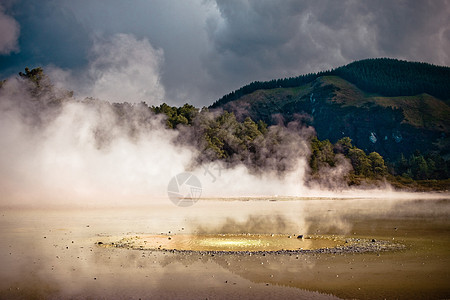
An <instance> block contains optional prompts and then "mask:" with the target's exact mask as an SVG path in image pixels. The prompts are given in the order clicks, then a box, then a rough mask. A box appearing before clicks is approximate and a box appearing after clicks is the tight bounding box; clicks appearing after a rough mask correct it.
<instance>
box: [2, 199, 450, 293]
mask: <svg viewBox="0 0 450 300" xmlns="http://www.w3.org/2000/svg"><path fill="white" fill-rule="evenodd" d="M170 205H171V203H169V205H167V206H161V207H159V206H149V207H141V208H115V209H111V208H109V209H105V208H101V209H12V208H3V209H1V210H0V240H1V243H0V264H1V268H0V299H33V298H34V299H69V298H70V299H85V298H96V299H112V298H114V299H130V298H133V299H139V298H141V299H149V298H152V299H158V298H164V299H166V298H172V299H173V298H175V299H181V298H182V299H201V298H203V299H204V298H208V299H230V298H265V299H267V298H269V299H270V298H272V299H279V298H307V299H337V298H346V299H348V298H351V299H355V298H356V299H383V298H387V299H392V298H395V299H446V298H450V286H449V284H448V283H449V282H450V252H449V249H450V200H448V199H433V200H430V199H423V200H420V199H419V200H404V201H390V200H381V199H370V200H364V199H352V200H345V201H340V200H324V199H321V200H317V201H311V200H305V201H302V200H292V201H269V200H267V201H261V200H258V201H252V200H251V199H250V200H249V201H242V202H241V201H206V202H204V203H201V202H200V201H199V203H197V204H196V206H194V207H192V208H189V209H188V210H187V209H186V208H176V207H175V208H174V207H173V206H170ZM274 215H275V216H277V217H276V218H275V217H273V216H274ZM230 216H232V217H230ZM262 225H265V226H262ZM242 228H247V231H246V233H249V232H250V234H243V232H241V231H242ZM239 232H240V233H239ZM267 232H274V236H272V235H267V234H265V233H267ZM296 234H303V235H304V239H303V240H300V239H297V235H296ZM289 235H291V238H289V237H288V236H289ZM193 236H196V237H198V238H199V240H198V241H197V242H198V243H197V244H192V245H190V244H189V241H192V237H193ZM169 237H170V238H171V239H170V240H169ZM308 237H310V240H311V241H313V242H314V243H311V244H309V245H307V242H311V241H308V239H307V238H308ZM151 238H154V239H155V240H154V242H156V244H153V243H149V242H151V241H152V240H151ZM177 238H181V239H180V240H178V241H177ZM211 238H212V239H211ZM144 241H147V243H143V242H144ZM162 241H164V242H165V243H166V244H165V245H166V246H164V247H163V244H162ZM201 241H206V242H205V243H206V245H205V243H201ZM248 241H250V242H249V243H248ZM268 241H269V242H268ZM271 241H272V242H273V245H275V246H276V247H275V248H265V249H259V248H258V247H256V246H258V245H263V246H265V247H267V246H268V245H267V243H269V244H270V243H271ZM280 241H281V248H280V249H278V248H277V247H280V244H279V242H280ZM99 242H101V243H102V244H100V245H99V244H98V243H99ZM171 242H178V244H177V245H176V247H168V246H167V245H170V244H171ZM316 242H317V243H316ZM346 242H347V243H346ZM112 243H115V244H114V245H113V244H112ZM116 243H117V244H116ZM158 243H159V244H158ZM320 243H325V244H320ZM146 244H148V245H146ZM155 245H156V247H155ZM160 245H161V247H160V249H158V247H159V246H160ZM179 245H189V246H192V248H191V249H189V248H181V247H179ZM224 245H229V248H228V249H226V251H224V249H223V247H224ZM252 245H253V246H254V247H253V246H252ZM286 245H292V247H287V246H286ZM211 246H214V247H216V248H214V247H213V248H208V247H211ZM249 246H250V248H249ZM201 247H206V248H201ZM128 248H129V249H128ZM296 248H303V249H296Z"/></svg>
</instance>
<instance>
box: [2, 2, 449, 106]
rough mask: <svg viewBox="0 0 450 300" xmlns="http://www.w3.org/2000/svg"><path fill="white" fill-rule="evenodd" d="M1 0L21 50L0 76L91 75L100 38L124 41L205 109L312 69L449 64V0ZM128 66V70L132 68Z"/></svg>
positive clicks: (179, 96) (177, 99) (5, 61)
mask: <svg viewBox="0 0 450 300" xmlns="http://www.w3.org/2000/svg"><path fill="white" fill-rule="evenodd" d="M8 3H9V5H8V6H6V8H5V12H4V15H6V16H10V17H11V18H14V19H15V20H16V21H17V22H18V24H19V25H20V38H19V45H18V47H17V49H20V52H19V53H12V54H8V55H3V56H1V55H0V65H1V66H2V67H1V70H0V73H1V74H3V75H4V74H7V73H9V74H11V73H13V72H14V73H16V72H18V71H20V70H21V69H23V67H25V66H26V65H30V66H36V65H44V66H45V65H49V64H52V65H54V66H56V67H59V68H63V69H65V71H73V70H75V71H76V70H78V71H77V72H78V73H77V72H75V73H73V72H72V73H73V74H75V75H74V76H76V77H83V76H86V77H88V76H89V74H92V73H93V72H94V73H95V72H97V71H98V70H93V69H92V66H93V65H94V66H95V63H96V62H97V61H98V60H99V59H100V57H101V55H100V54H99V53H98V51H96V50H95V49H98V47H99V42H98V41H106V42H105V45H108V43H109V44H111V41H116V42H117V41H119V42H120V41H128V43H129V42H130V41H132V42H133V43H135V44H136V45H138V46H139V47H140V48H141V49H143V51H138V53H140V55H141V54H142V55H145V53H147V54H148V55H149V56H153V58H155V53H157V55H156V56H157V58H158V59H159V61H160V62H161V63H160V64H159V65H158V66H157V68H154V70H150V71H149V72H144V73H143V74H152V76H151V78H152V80H155V78H159V80H160V83H159V84H160V85H161V86H162V88H163V89H164V92H163V94H164V95H165V99H166V101H168V102H169V103H171V104H183V103H184V102H187V101H189V102H191V103H194V104H195V105H197V106H202V105H208V104H210V103H211V102H212V101H214V100H216V99H217V98H219V97H220V96H222V95H223V94H225V93H228V92H230V91H231V90H233V89H236V88H239V87H240V86H242V85H244V84H246V83H249V82H251V81H254V80H268V79H273V78H279V77H285V76H295V75H299V74H303V73H307V72H315V71H319V70H324V69H329V68H333V67H337V66H339V65H343V64H346V63H348V62H351V61H353V60H357V59H362V58H368V57H380V56H387V57H396V58H401V59H407V60H417V61H426V62H430V63H434V64H440V65H449V64H450V58H449V54H448V51H447V49H449V48H450V23H449V22H448V17H449V16H450V1H448V0H442V1H441V0H430V1H425V0H423V1H418V0H409V1H404V0H402V1H400V0H398V1H392V0H379V1H350V0H342V1H331V0H316V1H298V0H285V1H268V0H217V1H213V0H196V1H175V0H174V1H163V0H157V1H144V0H137V1H133V2H128V1H119V0H112V1H88V0H80V1H69V0H60V1H50V0H47V1H38V2H37V1H29V0H21V1H19V0H8ZM118 34H122V35H118ZM118 37H120V38H118ZM113 44H114V43H113ZM114 45H116V47H117V48H118V49H127V47H125V46H126V45H123V44H114ZM100 46H102V44H100ZM96 47H97V48H96ZM145 49H147V50H145ZM152 49H153V50H152ZM155 51H156V52H155ZM107 52H108V53H109V54H108V55H111V53H113V54H114V53H120V55H122V54H123V52H120V51H119V52H118V50H117V51H107ZM130 61H131V62H127V63H128V65H126V66H125V67H126V70H132V69H134V67H133V63H138V62H136V61H133V60H132V59H131V60H130ZM144 61H154V59H152V57H149V59H147V60H145V59H144ZM108 62H109V63H111V66H105V67H104V68H103V70H108V72H109V71H110V70H115V69H118V70H119V69H120V68H117V66H116V65H114V63H115V60H114V59H110V60H108ZM122 67H123V66H122ZM83 72H84V73H83ZM63 73H64V72H63ZM137 73H139V72H137ZM141 73H142V72H141ZM156 73H157V74H156ZM66 74H67V72H66ZM83 74H87V75H83ZM108 74H109V75H110V73H108ZM101 75H102V74H100V76H99V78H101V77H102V76H101ZM135 75H136V76H139V74H135ZM108 78H109V77H108ZM131 80H132V79H131ZM87 81H88V80H87ZM132 81H133V82H134V80H132ZM136 82H145V80H142V78H136ZM139 88H140V90H143V89H144V88H145V87H139ZM87 90H89V89H87ZM91 90H96V89H94V88H93V89H91ZM146 90H151V89H146ZM141 94H142V93H141ZM92 96H96V95H92ZM131 96H132V95H131ZM139 100H142V99H139Z"/></svg>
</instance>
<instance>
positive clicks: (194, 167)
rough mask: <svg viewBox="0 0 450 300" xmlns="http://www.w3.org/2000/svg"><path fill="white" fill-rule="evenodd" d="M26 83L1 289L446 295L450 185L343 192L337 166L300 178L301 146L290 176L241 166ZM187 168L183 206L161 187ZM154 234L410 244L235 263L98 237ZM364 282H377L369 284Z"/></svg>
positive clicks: (8, 123)
mask: <svg viewBox="0 0 450 300" xmlns="http://www.w3.org/2000/svg"><path fill="white" fill-rule="evenodd" d="M30 91H32V89H31V88H30V87H29V86H27V85H26V83H24V82H21V81H20V80H17V79H11V80H8V81H7V82H6V83H5V84H4V85H3V87H2V88H1V89H0V195H1V197H0V212H1V216H0V238H1V243H0V254H1V255H0V264H1V266H2V267H1V269H0V298H8V299H14V298H30V297H41V298H55V299H56V298H86V297H93V298H105V297H106V298H108V297H109V298H112V297H114V298H126V297H130V295H131V296H133V297H136V298H139V297H141V298H150V297H152V298H154V297H158V296H159V297H166V298H167V297H169V298H176V297H180V295H181V296H182V297H183V298H196V299H198V298H201V297H214V298H216V297H219V298H221V297H223V298H225V297H228V298H229V297H230V295H231V297H233V296H236V297H238V296H239V297H246V296H249V295H252V296H254V297H266V298H274V299H275V298H278V299H279V298H294V297H297V298H299V297H300V298H316V299H330V298H331V299H333V298H335V297H334V296H333V295H339V296H341V297H344V298H361V297H364V298H367V296H368V295H372V296H374V297H375V296H377V297H378V296H380V295H379V291H380V290H383V291H387V292H386V294H383V295H385V296H386V297H388V298H401V297H404V296H405V295H406V296H407V295H408V292H409V291H410V289H411V286H413V287H414V289H416V290H418V294H417V293H416V295H421V296H422V297H424V298H426V296H429V295H435V296H437V297H440V298H448V296H450V293H449V291H448V287H446V286H447V281H446V279H448V276H449V274H448V271H445V270H448V269H449V268H447V267H448V263H449V260H448V253H447V252H448V247H447V246H448V234H447V233H448V228H449V224H448V216H449V215H450V206H449V205H448V199H449V197H448V195H444V194H431V195H425V194H411V193H399V192H395V191H393V190H392V189H390V188H389V187H388V186H387V187H386V188H385V189H377V190H367V189H366V190H357V189H348V188H346V187H345V186H343V185H342V183H340V182H337V181H335V180H332V179H333V178H335V175H336V174H333V172H334V173H339V172H345V170H346V168H348V165H346V164H345V162H343V163H342V166H341V168H340V169H336V170H329V172H330V173H329V175H330V176H329V177H328V178H331V180H329V182H328V183H327V182H322V183H321V184H320V185H318V186H317V188H311V187H310V186H309V187H307V186H306V185H305V178H306V173H307V164H306V159H305V157H306V155H307V149H303V148H301V150H302V151H296V149H293V148H292V149H283V151H287V150H290V151H291V153H292V154H293V155H294V154H295V153H297V154H295V155H296V156H293V158H294V159H293V160H292V162H293V165H291V166H290V170H291V171H290V172H288V173H287V174H285V176H284V177H280V176H279V174H276V173H275V172H265V173H263V174H260V175H254V173H252V172H251V171H249V170H248V169H247V168H246V167H245V166H244V165H242V164H236V165H234V166H233V167H232V168H225V167H224V166H223V165H219V164H217V163H211V164H205V165H198V164H195V163H193V162H195V157H196V156H197V154H198V153H197V150H196V149H192V148H190V147H188V146H186V144H183V143H179V140H180V139H183V138H185V139H186V138H189V135H187V136H183V134H181V133H180V131H175V130H168V129H166V128H165V126H164V120H163V119H162V118H160V117H158V116H155V115H153V114H151V113H150V112H149V110H148V109H145V110H144V109H140V107H139V105H135V106H132V107H131V106H130V107H129V110H127V111H126V112H125V115H122V116H118V115H117V114H116V113H115V112H114V106H113V105H111V104H109V103H104V102H101V101H92V100H89V99H88V100H84V101H77V100H74V99H69V100H63V101H57V100H58V99H61V95H64V92H61V91H52V92H45V93H43V94H42V95H39V97H38V99H39V100H38V101H37V100H36V97H35V95H34V96H33V97H32V95H31V94H30ZM63 98H64V97H63ZM297 138H298V139H299V140H296V142H299V143H301V138H302V136H301V135H299V136H297ZM182 145H184V146H182ZM300 145H301V144H300ZM186 171H188V172H192V173H193V174H195V175H196V176H197V177H198V178H199V180H200V182H201V185H202V198H201V199H200V200H199V201H198V202H197V203H195V204H194V205H193V206H191V207H179V206H176V205H174V204H173V203H172V202H171V201H170V200H169V198H168V196H167V188H168V183H169V181H170V180H171V178H172V177H173V176H175V175H177V174H179V173H181V172H186ZM325 187H328V188H325ZM440 198H443V199H444V200H439V199H440ZM445 199H447V200H445ZM397 229H398V230H397ZM161 233H164V234H209V233H254V234H257V233H265V234H267V233H279V234H338V235H344V236H352V237H359V236H361V237H366V238H376V239H378V238H380V239H386V238H388V239H391V238H395V239H397V238H402V239H404V242H405V243H409V244H408V245H412V246H411V249H412V250H411V251H409V252H408V251H406V252H405V253H404V255H405V256H396V254H389V255H391V256H389V255H388V256H386V258H385V257H384V256H381V257H378V256H374V257H369V256H355V257H346V256H341V257H337V258H336V257H334V256H333V257H320V256H317V257H301V259H300V258H298V257H297V258H296V257H289V256H286V257H284V256H283V257H245V258H242V260H241V259H240V258H236V257H233V256H230V257H215V258H214V257H208V258H205V257H201V256H200V257H197V256H195V255H184V256H183V255H181V256H180V255H166V254H163V253H154V252H139V251H131V252H130V251H128V250H126V249H103V248H99V247H96V246H95V243H96V242H97V241H98V240H99V239H101V238H111V239H114V238H115V237H123V236H130V235H143V234H161ZM446 236H447V238H446ZM119 239H120V238H118V239H117V240H119ZM408 239H409V240H408ZM423 245H424V246H423ZM421 247H422V248H421ZM423 247H426V249H429V250H427V251H431V252H430V253H432V254H430V253H429V252H424V250H423ZM417 253H419V254H417ZM445 253H447V255H446V254H445ZM401 255H403V254H401ZM429 257H430V258H429ZM384 259H386V261H384ZM368 262H372V263H373V265H372V264H371V265H370V268H367V267H366V266H367V265H368ZM425 262H426V263H429V264H430V265H429V267H428V266H427V267H424V265H423V264H422V263H425ZM400 264H402V265H400ZM403 264H404V265H403ZM392 265H395V270H393V269H392ZM349 266H351V267H350V269H349ZM330 267H331V268H330ZM396 270H400V271H401V272H400V271H399V272H400V273H399V272H397V271H396ZM424 270H425V271H424ZM402 272H407V274H412V275H411V276H409V277H402V276H401V274H402ZM410 272H412V273H410ZM427 272H429V273H427ZM377 274H383V276H382V277H380V276H379V275H377ZM336 275H340V277H336ZM428 275H432V276H433V277H432V278H431V277H428ZM124 278H126V279H127V280H124ZM191 278H195V279H196V280H195V281H192V280H187V279H191ZM336 278H339V280H346V281H344V284H343V283H342V282H336ZM354 278H361V281H356V282H355V280H354ZM430 278H431V279H430ZM393 279H395V280H393ZM369 281H370V282H373V285H372V286H373V287H374V288H373V289H371V288H370V287H369V288H368V289H365V288H364V283H366V282H369ZM392 282H395V283H396V285H395V286H392ZM336 286H337V287H339V288H337V287H336ZM358 288H359V289H358ZM316 291H320V293H319V292H316ZM330 293H331V294H333V295H330ZM399 295H400V296H401V297H400V296H399ZM375 298H376V297H375Z"/></svg>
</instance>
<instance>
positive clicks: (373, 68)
mask: <svg viewBox="0 0 450 300" xmlns="http://www.w3.org/2000/svg"><path fill="white" fill-rule="evenodd" d="M331 75H336V76H340V77H342V78H343V79H345V80H347V81H349V82H351V83H353V84H355V85H356V86H358V87H359V88H360V89H362V90H364V91H366V92H369V93H377V94H380V95H381V96H388V97H395V96H414V95H418V94H422V93H427V94H430V95H433V96H435V97H437V98H440V99H443V100H450V80H449V78H450V68H449V67H444V66H436V65H432V64H428V63H421V62H408V61H403V60H398V59H391V58H371V59H365V60H360V61H355V62H352V63H350V64H348V65H345V66H342V67H339V68H336V69H333V70H328V71H322V72H318V73H309V74H306V75H300V76H296V77H290V78H284V79H275V80H270V81H254V82H252V83H250V84H248V85H245V86H243V87H241V88H239V89H237V90H235V91H233V92H231V93H229V94H227V95H225V96H223V97H222V98H220V99H219V100H217V101H215V102H214V103H213V104H212V105H211V106H210V107H211V108H217V107H221V106H223V105H224V104H226V103H228V102H230V101H233V100H237V99H239V98H241V97H242V96H244V95H248V94H251V93H253V92H254V91H256V90H261V89H275V88H291V87H298V86H302V85H304V84H308V83H311V82H312V81H314V80H315V79H317V78H319V77H321V76H331Z"/></svg>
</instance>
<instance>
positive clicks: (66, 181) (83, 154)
mask: <svg viewBox="0 0 450 300" xmlns="http://www.w3.org/2000/svg"><path fill="white" fill-rule="evenodd" d="M124 39H125V40H126V39H127V38H126V37H124V36H122V37H119V40H124ZM144 44H146V43H145V42H144ZM106 60H108V58H106ZM44 83H45V82H44ZM43 90H44V92H42V93H41V94H39V95H37V96H36V93H35V91H34V90H33V86H32V85H30V83H29V82H27V81H23V80H21V79H18V78H11V79H9V80H7V81H6V83H4V84H3V86H2V88H1V89H0V192H1V194H2V198H1V200H0V201H1V202H0V205H3V206H4V205H15V206H23V205H28V206H45V205H51V206H54V205H56V206H130V205H156V204H157V205H167V206H171V205H172V206H173V204H172V203H171V202H170V201H169V199H168V197H167V186H168V183H169V181H170V180H171V178H172V177H173V176H175V175H177V174H179V173H181V172H186V171H187V172H191V173H193V174H194V175H195V176H197V177H198V178H199V180H200V181H201V184H202V197H203V198H217V197H220V198H226V197H268V196H269V197H274V199H279V198H277V196H290V197H328V198H333V197H338V198H339V197H344V198H345V197H366V196H369V197H380V198H382V197H411V194H403V196H402V194H399V193H396V192H395V191H393V190H392V189H390V188H389V187H388V186H386V187H385V188H384V189H383V190H379V189H378V190H376V192H374V191H361V190H356V189H354V190H351V189H348V187H346V186H345V185H344V184H343V183H342V182H340V181H338V180H337V179H338V178H340V177H342V176H343V175H344V174H346V172H348V171H349V170H350V168H351V166H350V165H349V163H348V161H346V160H345V159H344V158H342V159H341V162H340V163H338V167H337V168H334V169H330V170H322V171H323V172H325V173H326V174H328V175H327V176H325V177H324V178H326V180H323V181H322V182H320V183H319V184H318V185H315V186H312V185H311V184H309V185H307V184H306V183H305V182H306V181H307V179H308V175H307V174H308V164H307V160H306V159H307V156H308V154H309V149H308V146H307V143H306V138H307V137H308V136H310V135H311V134H312V130H311V129H308V128H306V129H305V128H301V127H299V126H300V125H299V124H298V123H295V122H294V123H290V124H288V125H287V127H285V128H283V127H280V126H277V127H272V128H269V133H268V134H269V135H270V134H273V135H276V136H277V137H280V138H281V139H284V140H285V142H286V143H284V142H283V143H279V144H280V145H281V146H276V147H275V146H274V145H268V144H264V143H265V141H264V140H261V141H260V142H259V143H260V146H261V147H260V148H261V149H262V150H261V151H262V152H261V153H259V154H258V155H260V157H259V160H256V162H257V165H258V167H260V168H261V169H260V170H263V171H262V172H257V170H256V171H255V169H250V168H248V167H247V166H246V164H245V159H244V160H243V158H242V157H234V158H231V159H230V160H229V161H228V162H227V163H226V164H222V163H218V162H214V161H213V162H211V161H202V160H200V161H199V160H198V158H199V157H201V155H200V154H201V153H199V150H197V149H198V147H196V146H195V145H192V143H191V144H189V143H188V142H187V140H190V139H192V138H193V137H195V134H196V133H195V132H192V131H191V133H190V134H189V131H186V130H169V129H167V128H166V127H165V119H164V117H162V116H161V115H155V114H153V113H152V111H151V110H150V109H149V108H148V106H146V105H142V104H122V105H120V106H118V105H117V104H111V103H109V102H102V101H100V100H92V99H85V100H82V101H81V100H77V99H74V98H71V97H70V95H67V94H65V93H64V91H61V90H58V89H54V90H49V91H46V89H45V86H44V88H43ZM205 116H206V118H208V117H210V116H209V115H208V114H205ZM230 138H231V137H230ZM244 158H245V157H244ZM280 166H281V171H282V172H281V173H280ZM277 168H278V169H277ZM421 197H422V196H421ZM247 212H248V211H246V213H245V214H246V216H248V213H247Z"/></svg>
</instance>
